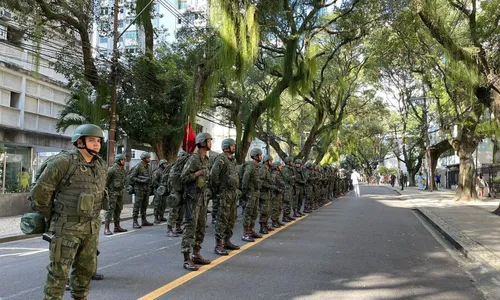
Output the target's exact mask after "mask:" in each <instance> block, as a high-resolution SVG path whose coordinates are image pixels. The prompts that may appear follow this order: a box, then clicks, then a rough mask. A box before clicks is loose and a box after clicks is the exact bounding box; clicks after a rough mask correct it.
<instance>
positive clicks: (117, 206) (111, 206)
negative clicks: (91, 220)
mask: <svg viewBox="0 0 500 300" xmlns="http://www.w3.org/2000/svg"><path fill="white" fill-rule="evenodd" d="M124 166H125V155H123V154H117V155H116V156H115V163H114V164H113V166H111V167H109V168H108V177H107V179H106V186H107V188H108V197H109V201H108V210H107V211H106V215H105V216H104V219H105V222H104V235H112V234H113V233H112V232H111V231H110V230H109V224H110V223H111V220H113V221H114V222H115V229H114V232H115V233H117V232H126V231H127V229H124V228H122V227H120V214H121V212H122V210H123V190H124V189H125V168H124Z"/></svg>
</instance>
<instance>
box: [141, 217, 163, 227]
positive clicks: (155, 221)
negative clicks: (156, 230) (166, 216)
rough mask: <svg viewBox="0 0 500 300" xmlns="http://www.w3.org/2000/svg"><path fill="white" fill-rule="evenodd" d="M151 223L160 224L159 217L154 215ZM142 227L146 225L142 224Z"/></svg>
mask: <svg viewBox="0 0 500 300" xmlns="http://www.w3.org/2000/svg"><path fill="white" fill-rule="evenodd" d="M142 222H144V220H142ZM146 222H147V221H146ZM153 223H155V224H160V216H157V215H155V220H154V221H153ZM142 226H147V225H144V224H142Z"/></svg>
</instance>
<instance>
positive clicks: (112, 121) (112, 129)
mask: <svg viewBox="0 0 500 300" xmlns="http://www.w3.org/2000/svg"><path fill="white" fill-rule="evenodd" d="M117 68H118V0H114V5H113V64H112V65H111V81H112V83H111V106H110V109H109V114H110V116H109V134H108V166H111V165H112V164H113V162H114V156H115V145H116V102H117V100H118V99H117V98H118V95H117V91H116V89H117V85H118V82H117V81H118V78H117Z"/></svg>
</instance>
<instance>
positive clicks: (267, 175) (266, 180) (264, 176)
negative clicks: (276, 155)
mask: <svg viewBox="0 0 500 300" xmlns="http://www.w3.org/2000/svg"><path fill="white" fill-rule="evenodd" d="M259 177H260V181H261V183H262V184H261V188H260V190H261V191H262V192H264V193H265V192H268V191H270V190H273V189H274V182H273V180H272V178H271V171H270V170H269V168H268V167H266V166H261V167H260V168H259Z"/></svg>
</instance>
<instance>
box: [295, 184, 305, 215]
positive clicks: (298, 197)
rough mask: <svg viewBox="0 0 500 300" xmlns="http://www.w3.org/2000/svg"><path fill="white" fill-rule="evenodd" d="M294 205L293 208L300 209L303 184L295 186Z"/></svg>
mask: <svg viewBox="0 0 500 300" xmlns="http://www.w3.org/2000/svg"><path fill="white" fill-rule="evenodd" d="M294 204H295V206H293V209H296V210H300V209H301V208H302V204H304V186H303V185H297V186H296V187H295V203H294Z"/></svg>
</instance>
